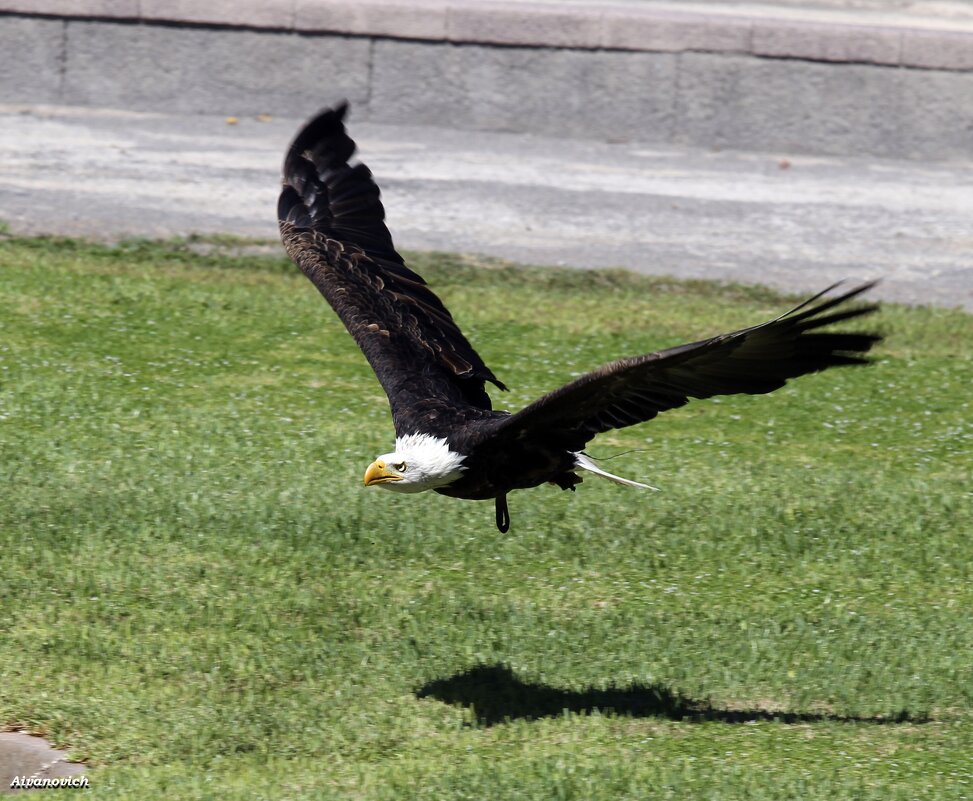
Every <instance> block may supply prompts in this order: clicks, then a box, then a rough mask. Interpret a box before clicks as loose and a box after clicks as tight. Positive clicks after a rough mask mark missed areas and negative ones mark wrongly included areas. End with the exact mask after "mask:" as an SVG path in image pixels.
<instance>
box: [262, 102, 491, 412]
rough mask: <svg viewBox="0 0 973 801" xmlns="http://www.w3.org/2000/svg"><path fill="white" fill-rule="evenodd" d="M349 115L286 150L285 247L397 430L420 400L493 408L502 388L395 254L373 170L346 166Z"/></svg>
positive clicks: (340, 111)
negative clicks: (362, 363)
mask: <svg viewBox="0 0 973 801" xmlns="http://www.w3.org/2000/svg"><path fill="white" fill-rule="evenodd" d="M346 111H347V104H344V103H343V104H341V105H339V106H337V107H335V108H333V109H325V110H323V111H322V112H321V113H319V114H318V115H317V116H316V117H314V118H313V119H311V120H310V121H309V122H308V123H307V124H306V125H305V126H304V127H303V128H302V129H301V131H300V132H299V133H298V135H297V137H296V138H295V139H294V141H293V143H292V144H291V146H290V147H289V148H288V151H287V155H286V156H285V158H284V168H283V187H282V189H281V193H280V198H279V200H278V205H277V214H278V220H279V223H280V233H281V239H282V241H283V243H284V247H285V248H286V249H287V252H288V255H290V257H291V259H293V261H294V262H295V263H296V264H297V265H298V266H299V267H300V268H301V270H302V271H303V272H304V274H305V275H307V277H308V278H310V279H311V281H312V282H313V283H314V285H315V286H316V287H317V288H318V290H319V291H320V292H321V294H322V295H324V297H325V298H326V299H327V300H328V302H329V303H330V304H331V306H332V307H333V308H334V310H335V311H336V312H337V314H338V316H339V317H340V318H341V320H342V322H343V323H344V324H345V327H346V328H347V329H348V331H349V332H350V333H351V335H352V336H353V337H354V338H355V340H356V342H357V343H358V345H359V346H360V347H361V349H362V351H363V352H364V354H365V356H366V358H367V359H368V361H369V363H370V364H371V366H372V368H373V369H374V370H375V373H376V375H377V376H378V379H379V381H380V382H381V384H382V386H383V388H384V389H385V391H386V393H387V394H388V396H389V400H390V403H391V405H392V412H393V415H394V416H395V418H396V428H397V429H399V428H400V427H401V428H403V429H405V428H409V427H410V421H409V420H408V419H407V418H408V415H409V414H410V413H412V411H414V410H415V409H416V408H417V404H420V405H421V403H422V402H424V401H431V402H434V403H436V404H439V406H443V405H445V406H450V405H454V406H464V405H469V406H473V407H476V408H479V409H489V408H490V399H489V396H488V395H487V394H486V391H485V390H484V382H485V381H491V382H492V383H494V384H496V385H497V386H498V387H500V388H501V389H505V387H504V386H503V384H501V383H500V382H499V381H498V380H497V378H496V377H495V376H494V375H493V373H492V372H491V370H490V369H489V368H488V367H487V366H486V365H485V364H484V363H483V360H482V359H481V358H480V357H479V355H478V354H477V353H476V351H475V350H474V349H473V347H472V345H470V343H469V342H468V341H467V339H466V337H465V336H463V333H462V332H461V331H460V329H459V327H458V326H457V325H456V323H455V322H454V320H453V318H452V315H451V314H450V313H449V311H448V310H447V309H446V307H445V306H444V305H443V303H442V301H441V300H440V299H439V297H437V296H436V294H435V293H434V292H433V291H432V290H431V289H429V287H428V286H426V282H425V281H424V280H423V279H422V277H421V276H420V275H419V274H417V273H415V272H413V271H412V270H410V269H409V268H408V267H406V266H405V263H404V261H403V259H402V257H401V256H400V255H399V254H398V253H397V252H396V250H395V246H394V244H393V242H392V236H391V234H389V231H388V228H387V227H386V225H385V208H384V207H383V205H382V201H381V197H380V192H379V189H378V186H377V185H376V184H375V181H374V180H373V178H372V173H371V171H370V170H369V169H368V167H366V166H365V165H364V164H360V163H359V164H354V165H351V164H349V163H348V162H349V160H350V159H351V158H352V156H353V154H354V152H355V143H354V142H353V141H352V140H351V138H350V137H349V136H348V134H347V133H346V132H345V126H344V123H343V119H344V115H345V112H346Z"/></svg>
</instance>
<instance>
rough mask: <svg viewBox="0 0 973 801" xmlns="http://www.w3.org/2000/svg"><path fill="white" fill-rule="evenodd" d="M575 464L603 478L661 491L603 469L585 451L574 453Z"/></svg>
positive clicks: (626, 484) (617, 482)
mask: <svg viewBox="0 0 973 801" xmlns="http://www.w3.org/2000/svg"><path fill="white" fill-rule="evenodd" d="M574 464H575V466H576V467H580V468H581V469H582V470H587V471H588V472H589V473H594V474H595V475H596V476H601V477H602V478H607V479H608V480H609V481H614V482H615V483H616V484H623V485H625V486H626V487H638V488H639V489H650V490H655V491H656V492H659V488H658V487H651V486H649V485H648V484H640V483H639V482H638V481H632V480H631V479H629V478H622V477H621V476H615V475H612V474H611V473H609V472H607V471H605V470H602V469H601V468H600V467H598V465H596V464H595V463H594V462H593V461H591V459H590V458H589V457H588V456H585V455H584V454H583V453H576V454H574Z"/></svg>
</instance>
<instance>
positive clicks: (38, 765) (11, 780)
mask: <svg viewBox="0 0 973 801" xmlns="http://www.w3.org/2000/svg"><path fill="white" fill-rule="evenodd" d="M66 760H67V754H66V753H65V752H64V751H58V750H57V749H56V748H53V747H52V746H51V745H50V743H48V742H47V741H46V740H45V739H44V738H42V737H33V736H31V735H29V734H24V733H23V732H0V793H6V792H11V791H13V792H21V791H23V790H27V789H30V787H28V786H24V785H32V786H33V787H35V788H41V789H48V788H49V789H52V790H53V789H55V788H58V787H59V786H60V787H65V788H67V787H87V786H88V780H87V779H86V778H85V777H84V776H81V775H80V774H81V773H83V772H84V765H79V764H76V763H72V762H68V761H66ZM46 780H59V785H54V784H51V785H48V788H45V787H44V785H43V783H44V782H45V781H46ZM60 782H63V784H60Z"/></svg>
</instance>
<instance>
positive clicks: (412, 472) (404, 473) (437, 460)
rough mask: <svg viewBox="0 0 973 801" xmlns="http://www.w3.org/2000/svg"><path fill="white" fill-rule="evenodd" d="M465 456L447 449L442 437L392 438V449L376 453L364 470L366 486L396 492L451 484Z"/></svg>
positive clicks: (423, 435) (461, 468)
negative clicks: (376, 455)
mask: <svg viewBox="0 0 973 801" xmlns="http://www.w3.org/2000/svg"><path fill="white" fill-rule="evenodd" d="M465 458H466V457H465V456H463V455H462V454H460V453H456V452H455V451H451V450H450V449H449V445H447V444H446V440H445V439H441V438H440V437H433V436H430V435H429V434H409V435H407V436H405V437H398V438H397V439H396V440H395V452H394V453H386V454H383V455H382V456H379V457H378V458H377V459H376V460H375V461H374V462H372V463H371V464H370V465H369V466H368V469H367V470H366V471H365V486H366V487H370V486H372V485H373V484H378V485H379V486H382V487H385V488H386V489H390V490H394V491H395V492H423V491H425V490H431V489H436V487H445V486H446V485H447V484H452V483H453V482H454V481H455V480H456V479H458V478H459V477H460V475H462V473H463V471H464V470H465V469H466V468H465V467H463V466H462V464H463V459H465Z"/></svg>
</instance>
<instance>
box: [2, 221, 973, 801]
mask: <svg viewBox="0 0 973 801" xmlns="http://www.w3.org/2000/svg"><path fill="white" fill-rule="evenodd" d="M232 245H233V243H222V244H221V243H216V245H213V244H212V243H210V244H207V243H196V244H195V245H192V246H190V245H187V244H185V243H183V244H179V243H170V244H147V243H141V244H138V243H129V244H125V245H121V246H117V247H107V246H96V245H87V244H83V243H78V242H70V241H52V240H44V239H38V240H23V239H13V238H8V239H7V240H6V241H4V242H2V243H0V482H2V483H0V492H2V497H0V726H6V727H8V728H18V727H22V728H25V729H27V730H30V731H37V732H41V733H45V734H47V735H48V736H49V737H50V738H51V739H53V740H54V741H55V742H56V743H58V744H60V745H62V746H64V747H67V748H68V749H69V750H70V752H71V754H72V755H73V756H74V757H75V758H78V759H84V760H86V761H87V763H88V766H89V776H90V781H91V784H92V789H91V790H90V791H88V792H87V793H86V795H85V797H86V798H88V797H90V798H120V799H139V800H140V801H141V800H142V799H147V798H166V799H201V798H212V799H250V798H265V799H319V798H349V799H350V798H354V799H412V798H421V799H435V800H436V801H439V800H440V799H454V798H455V799H458V798H469V799H527V798H530V799H548V798H558V799H579V800H582V801H588V800H589V799H590V800H592V801H597V799H643V798H651V799H680V800H682V799H696V798H706V799H794V798H801V799H828V800H829V801H839V800H840V799H862V798H867V799H913V798H917V799H919V798H921V799H938V798H949V799H953V798H955V799H960V798H970V797H973V580H971V579H973V575H971V574H973V570H971V566H973V536H971V535H973V480H971V479H973V475H971V470H973V455H971V450H973V408H971V405H973V358H971V353H973V317H971V316H970V315H967V314H964V313H961V312H958V311H947V310H942V309H927V308H903V307H899V306H894V305H886V306H885V307H884V308H883V311H882V312H881V314H880V315H879V316H877V317H876V318H874V319H873V320H871V321H868V322H867V323H862V324H861V325H863V326H864V327H878V328H879V329H880V330H881V331H882V332H883V333H885V334H886V336H887V338H888V339H887V342H886V343H885V344H883V345H882V346H881V348H880V349H879V350H878V352H877V353H876V363H875V364H874V365H872V366H871V367H869V368H866V369H844V370H833V371H830V372H828V373H825V374H821V375H815V376H809V377H806V378H803V379H799V380H797V381H796V382H793V383H792V384H789V385H788V386H787V387H786V388H784V389H783V390H780V391H778V392H776V393H774V394H773V395H770V396H763V397H755V398H750V397H737V398H722V399H716V400H712V401H697V402H695V403H693V404H691V405H690V406H688V407H686V408H684V409H680V410H676V411H673V412H668V413H666V414H664V415H662V416H660V417H659V418H658V419H656V420H655V421H652V422H650V423H647V424H644V425H641V426H637V427H635V428H630V429H626V430H624V431H620V432H612V433H610V434H609V435H604V436H601V437H599V438H598V439H597V440H596V441H595V442H594V443H593V444H592V445H591V447H590V448H589V451H590V453H591V454H592V455H594V456H596V457H599V458H602V459H605V458H606V457H612V456H615V457H616V458H613V459H611V460H610V461H606V462H603V464H604V466H605V467H606V468H607V469H610V470H611V471H612V472H617V473H619V474H621V475H624V476H629V477H632V478H636V479H640V480H645V481H648V482H649V483H652V484H654V485H655V486H658V487H660V488H661V489H662V491H661V492H658V493H652V492H645V491H639V490H634V489H629V488H626V487H619V486H615V485H612V484H608V483H607V482H601V481H599V480H597V479H595V478H594V477H588V478H586V479H585V483H584V484H583V486H581V487H579V488H578V492H577V493H573V494H572V493H569V492H561V491H560V490H557V489H556V488H553V487H542V488H538V489H535V490H531V491H528V492H521V493H516V494H514V495H512V496H511V497H510V512H511V517H512V528H511V530H510V532H509V533H508V534H506V535H502V534H499V533H498V532H497V530H496V528H495V526H494V521H493V517H494V513H493V507H492V504H489V503H471V502H465V501H457V500H452V499H448V498H443V497H440V496H437V495H433V494H429V495H419V496H397V495H394V494H393V493H389V492H384V491H381V490H379V489H375V488H372V489H366V488H365V487H363V486H362V483H361V477H362V473H363V472H364V469H365V467H366V466H367V464H368V463H369V462H370V461H371V460H372V459H373V458H374V457H375V456H376V455H377V454H379V453H383V452H386V451H388V450H390V449H391V446H392V443H393V433H392V427H391V421H390V418H389V415H388V410H387V404H386V400H385V397H384V395H383V393H382V391H381V389H380V387H379V386H378V383H377V382H376V380H375V379H374V377H373V375H372V373H371V371H370V369H369V368H368V366H367V364H366V363H365V361H364V359H363V358H362V356H361V354H360V353H359V352H358V350H357V348H356V347H355V345H354V343H353V341H352V340H351V338H350V337H349V336H348V335H347V334H346V333H345V331H344V329H343V327H342V326H341V324H340V323H339V321H338V320H337V318H336V317H335V316H334V314H333V313H332V312H331V310H330V309H329V308H328V307H327V305H326V303H325V302H324V300H323V299H322V298H321V297H320V296H319V295H318V294H317V292H316V291H315V290H314V288H313V287H312V286H311V285H310V283H309V282H308V281H307V280H306V279H305V278H304V277H303V276H301V275H300V274H299V273H298V272H297V270H296V268H293V267H291V266H289V265H288V264H286V263H285V262H284V260H283V259H282V258H279V257H273V256H260V255H249V256H247V255H239V254H238V253H237V252H236V251H235V250H234V248H233V247H232ZM197 251H205V253H203V254H199V253H197ZM244 251H246V249H244ZM235 253H237V254H236V255H234V254H235ZM411 263H412V264H413V265H414V266H415V267H416V268H417V269H418V270H420V271H421V272H423V273H424V274H425V276H426V277H427V279H428V280H429V282H430V283H431V284H432V286H433V287H434V289H435V290H436V291H437V292H439V293H440V294H441V296H442V297H443V298H444V300H445V302H446V304H447V306H448V307H449V308H450V309H451V310H452V312H453V314H454V316H455V317H456V319H457V320H458V322H459V324H460V325H461V326H462V327H463V329H464V330H465V331H466V333H467V334H468V336H469V338H470V339H471V341H472V342H473V343H474V346H475V347H476V348H477V349H478V350H479V352H480V353H481V355H482V356H483V357H484V359H485V361H486V362H487V363H488V364H489V365H491V367H493V369H494V370H495V372H496V373H497V375H498V376H499V377H500V378H501V380H503V381H504V382H506V383H507V384H508V385H509V386H510V387H512V388H513V391H511V392H510V393H509V394H502V393H499V392H495V393H494V399H495V403H496V404H497V405H498V406H500V407H506V408H511V409H518V408H520V407H521V406H523V405H524V404H526V403H527V402H528V401H529V400H531V399H533V398H534V397H536V396H537V395H539V394H541V393H543V392H545V391H548V390H550V389H553V388H555V387H556V386H558V385H560V384H561V383H563V382H566V381H567V380H569V379H570V378H571V377H572V376H575V375H577V374H578V373H579V372H581V371H585V370H587V369H590V368H593V367H595V366H597V365H599V364H601V363H604V362H606V361H609V360H611V359H614V358H616V357H619V356H622V355H632V354H636V353H642V352H647V351H651V350H655V349H658V348H661V347H666V346H670V345H674V344H678V343H681V342H687V341H691V340H694V339H699V338H702V337H704V336H707V335H710V334H714V333H718V332H721V331H726V330H731V329H733V328H737V327H740V326H743V325H748V324H753V323H756V322H760V321H762V320H764V319H767V318H769V317H771V316H773V315H776V314H778V313H779V312H781V311H783V310H785V309H786V308H787V307H788V305H789V304H790V303H792V302H793V301H794V298H782V297H780V296H777V295H775V294H773V293H771V292H769V291H767V290H763V289H755V288H744V287H736V286H734V287H726V286H718V285H714V284H708V283H702V282H692V283H684V282H677V281H673V280H661V279H650V278H644V277H637V276H634V275H631V274H627V273H624V272H581V271H574V272H572V271H557V270H541V269H521V268H516V267H512V266H505V265H499V264H495V263H478V262H476V261H475V260H472V259H468V258H460V257H451V256H430V255H414V256H413V257H412V259H411ZM755 277H757V276H755Z"/></svg>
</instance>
